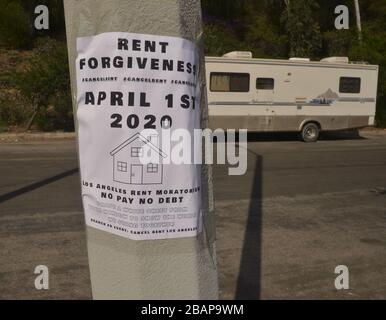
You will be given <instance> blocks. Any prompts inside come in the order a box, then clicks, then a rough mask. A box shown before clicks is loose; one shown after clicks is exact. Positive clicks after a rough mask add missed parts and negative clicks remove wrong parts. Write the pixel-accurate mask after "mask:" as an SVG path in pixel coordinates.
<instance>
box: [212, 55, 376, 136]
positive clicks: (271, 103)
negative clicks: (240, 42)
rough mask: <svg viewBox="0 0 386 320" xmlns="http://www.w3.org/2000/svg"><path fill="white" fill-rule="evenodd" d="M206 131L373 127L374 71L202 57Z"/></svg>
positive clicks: (326, 63)
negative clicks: (220, 129) (209, 129)
mask: <svg viewBox="0 0 386 320" xmlns="http://www.w3.org/2000/svg"><path fill="white" fill-rule="evenodd" d="M205 62H206V63H205V64H206V79H207V84H208V104H209V125H210V127H211V128H234V129H248V130H250V131H297V132H299V133H300V134H301V138H302V139H303V140H304V141H306V142H309V141H316V140H317V139H318V137H319V133H320V131H324V130H325V131H328V130H342V129H349V128H360V127H365V126H372V125H374V116H375V105H376V93H377V81H378V66H375V65H369V64H365V63H352V62H349V61H348V58H346V57H330V58H325V59H322V60H321V61H310V59H305V58H290V59H289V60H271V59H253V58H252V54H251V53H250V52H244V51H235V52H230V53H227V54H225V55H224V56H223V57H206V60H205Z"/></svg>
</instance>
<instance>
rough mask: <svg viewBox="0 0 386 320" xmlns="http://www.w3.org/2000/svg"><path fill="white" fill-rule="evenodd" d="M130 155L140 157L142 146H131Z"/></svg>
mask: <svg viewBox="0 0 386 320" xmlns="http://www.w3.org/2000/svg"><path fill="white" fill-rule="evenodd" d="M131 156H132V157H142V148H141V147H131Z"/></svg>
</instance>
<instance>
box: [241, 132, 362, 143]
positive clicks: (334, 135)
mask: <svg viewBox="0 0 386 320" xmlns="http://www.w3.org/2000/svg"><path fill="white" fill-rule="evenodd" d="M362 139H366V138H364V137H362V136H361V135H360V132H359V131H358V130H345V131H326V132H322V133H321V134H320V137H319V140H362ZM248 141H250V142H253V141H299V142H301V140H300V138H299V133H297V132H250V131H249V132H248Z"/></svg>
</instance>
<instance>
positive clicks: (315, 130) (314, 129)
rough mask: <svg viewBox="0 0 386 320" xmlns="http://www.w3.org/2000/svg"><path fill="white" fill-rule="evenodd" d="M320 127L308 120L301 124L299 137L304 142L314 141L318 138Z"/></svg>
mask: <svg viewBox="0 0 386 320" xmlns="http://www.w3.org/2000/svg"><path fill="white" fill-rule="evenodd" d="M319 133H320V129H319V126H318V125H317V124H316V123H313V122H309V123H306V124H305V125H304V126H303V129H302V131H301V138H302V140H303V141H304V142H315V141H317V140H318V138H319Z"/></svg>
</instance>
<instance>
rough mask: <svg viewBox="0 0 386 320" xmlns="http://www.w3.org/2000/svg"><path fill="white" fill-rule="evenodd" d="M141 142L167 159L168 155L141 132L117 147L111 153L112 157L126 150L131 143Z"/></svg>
mask: <svg viewBox="0 0 386 320" xmlns="http://www.w3.org/2000/svg"><path fill="white" fill-rule="evenodd" d="M137 139H139V140H141V141H142V142H143V143H145V144H147V145H148V146H149V147H150V148H151V149H153V150H154V151H155V152H157V153H158V154H159V155H160V156H161V157H163V158H166V154H165V153H164V152H163V151H162V150H161V149H160V148H158V147H157V146H155V145H154V144H153V143H151V142H150V140H148V139H146V138H145V137H144V136H142V135H141V134H140V133H139V132H137V133H136V134H134V135H132V136H131V137H130V138H129V139H127V140H126V141H124V142H122V143H121V144H120V145H119V146H118V147H116V148H115V149H114V150H112V151H111V152H110V155H112V156H113V155H115V154H116V153H117V152H119V151H121V150H122V149H123V148H125V147H126V146H127V145H129V144H130V143H132V142H134V141H135V140H137Z"/></svg>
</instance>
